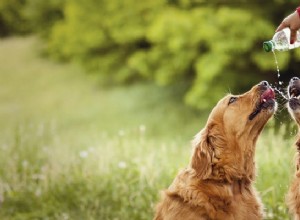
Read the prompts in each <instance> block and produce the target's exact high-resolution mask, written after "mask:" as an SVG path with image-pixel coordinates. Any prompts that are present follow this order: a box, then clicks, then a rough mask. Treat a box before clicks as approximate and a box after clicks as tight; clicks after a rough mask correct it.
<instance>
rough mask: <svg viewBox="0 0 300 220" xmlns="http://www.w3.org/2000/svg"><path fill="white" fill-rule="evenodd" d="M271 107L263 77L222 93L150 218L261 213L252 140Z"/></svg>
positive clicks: (205, 219)
mask: <svg viewBox="0 0 300 220" xmlns="http://www.w3.org/2000/svg"><path fill="white" fill-rule="evenodd" d="M276 108H277V103H276V102H275V93H274V91H273V89H272V88H271V87H270V86H269V83H268V82H266V81H263V82H261V83H259V84H257V85H255V86H254V87H252V89H251V90H250V91H248V92H246V93H244V94H242V95H236V96H235V95H227V96H225V97H224V98H223V99H221V100H220V101H219V102H218V103H217V105H216V106H215V107H214V109H213V110H212V112H211V113H210V116H209V118H208V121H207V123H206V126H205V127H204V128H203V129H202V130H201V131H200V132H199V133H198V134H197V135H196V137H195V140H194V142H193V152H192V156H191V160H190V163H189V165H188V167H187V168H186V169H184V170H182V171H181V172H179V174H178V175H177V176H176V178H175V180H174V181H173V183H172V184H171V185H170V186H169V188H168V189H167V190H165V191H164V192H163V193H162V199H161V201H160V203H159V204H158V205H157V207H156V213H155V217H154V219H155V220H210V219H213V220H232V219H235V220H243V219H247V220H253V219H262V218H263V206H262V203H261V200H260V198H259V196H258V193H257V192H256V190H255V188H254V187H253V181H254V180H255V161H254V156H255V145H256V141H257V138H258V136H259V134H260V133H261V131H262V129H263V128H264V126H265V124H266V123H267V121H268V120H269V119H270V117H271V116H272V115H273V113H274V112H275V110H276Z"/></svg>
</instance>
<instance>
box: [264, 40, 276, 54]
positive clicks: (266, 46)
mask: <svg viewBox="0 0 300 220" xmlns="http://www.w3.org/2000/svg"><path fill="white" fill-rule="evenodd" d="M263 48H264V50H265V51H266V52H270V51H272V50H274V43H273V41H271V40H270V41H265V42H264V43H263Z"/></svg>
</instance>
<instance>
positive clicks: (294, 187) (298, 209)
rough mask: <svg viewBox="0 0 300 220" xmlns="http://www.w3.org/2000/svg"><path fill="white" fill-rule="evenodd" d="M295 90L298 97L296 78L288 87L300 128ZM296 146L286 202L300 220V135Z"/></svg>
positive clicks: (299, 103) (299, 86)
mask: <svg viewBox="0 0 300 220" xmlns="http://www.w3.org/2000/svg"><path fill="white" fill-rule="evenodd" d="M293 89H295V95H296V96H298V94H296V93H298V90H299V91H300V80H299V79H298V78H296V77H294V78H292V79H291V81H290V84H289V87H288V91H289V94H288V95H289V103H288V110H289V112H290V115H291V116H292V118H293V119H294V121H295V122H296V123H297V125H298V130H300V129H299V127H300V100H298V99H297V98H293V97H291V95H292V93H293V92H292V91H293ZM295 145H296V149H297V152H296V171H295V175H294V177H293V180H292V183H291V185H290V187H289V190H288V193H287V196H286V202H287V206H288V208H289V211H290V213H291V214H292V215H293V217H294V219H295V220H300V170H299V168H300V134H298V138H297V141H296V143H295Z"/></svg>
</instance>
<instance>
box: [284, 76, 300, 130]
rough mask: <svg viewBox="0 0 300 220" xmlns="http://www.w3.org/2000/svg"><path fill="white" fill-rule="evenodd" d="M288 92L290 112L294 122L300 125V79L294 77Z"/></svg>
mask: <svg viewBox="0 0 300 220" xmlns="http://www.w3.org/2000/svg"><path fill="white" fill-rule="evenodd" d="M287 91H288V98H289V102H288V110H289V112H290V114H291V116H292V117H293V118H294V120H295V121H296V122H297V123H298V125H300V79H299V78H298V77H293V78H292V79H291V80H290V83H289V85H288V88H287Z"/></svg>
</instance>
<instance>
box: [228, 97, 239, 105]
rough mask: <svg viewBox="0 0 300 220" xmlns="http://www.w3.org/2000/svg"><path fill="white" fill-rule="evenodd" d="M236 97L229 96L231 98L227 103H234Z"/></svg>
mask: <svg viewBox="0 0 300 220" xmlns="http://www.w3.org/2000/svg"><path fill="white" fill-rule="evenodd" d="M237 99H238V98H237V97H234V96H233V97H231V98H230V99H229V102H228V105H230V104H231V103H234V102H235V101H236V100H237Z"/></svg>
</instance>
